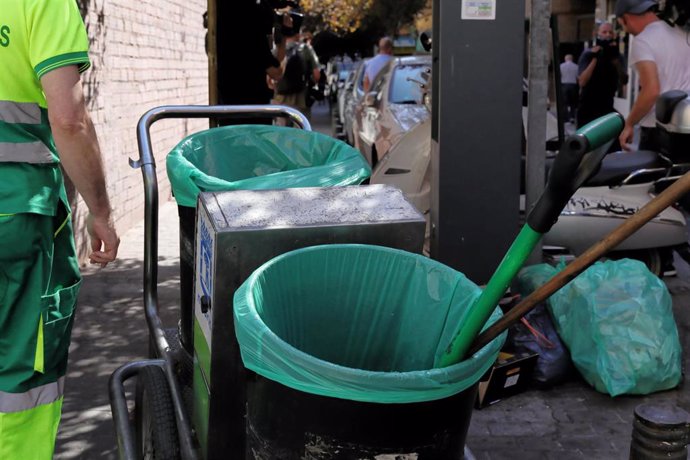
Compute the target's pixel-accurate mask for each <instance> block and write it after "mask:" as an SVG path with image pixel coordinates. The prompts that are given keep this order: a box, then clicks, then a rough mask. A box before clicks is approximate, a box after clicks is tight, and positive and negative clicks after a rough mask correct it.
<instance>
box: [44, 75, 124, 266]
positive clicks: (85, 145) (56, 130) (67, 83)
mask: <svg viewBox="0 0 690 460" xmlns="http://www.w3.org/2000/svg"><path fill="white" fill-rule="evenodd" d="M41 85H42V86H43V92H44V93H45V95H46V101H47V103H48V120H49V121H50V126H51V130H52V133H53V138H54V140H55V146H56V147H57V151H58V155H59V156H60V161H61V163H62V166H63V167H64V169H65V172H66V173H67V175H68V176H69V178H70V179H71V180H72V183H74V186H75V187H76V188H77V191H78V192H79V194H80V195H81V196H82V198H83V199H84V202H85V203H86V206H87V207H88V208H89V213H90V216H89V218H88V221H87V228H88V231H89V235H90V237H91V249H92V251H93V252H92V253H91V255H90V256H89V258H90V259H91V263H95V264H101V265H102V266H105V265H106V264H107V263H108V262H111V261H113V260H115V257H116V256H117V248H118V246H119V244H120V240H119V239H118V237H117V233H116V231H115V227H114V225H113V221H112V217H111V210H110V201H109V200H108V194H107V192H106V187H105V176H104V173H103V161H102V159H101V151H100V147H99V145H98V139H97V137H96V131H95V129H94V127H93V123H92V122H91V118H90V117H89V114H88V112H87V111H86V107H85V104H84V93H83V91H82V86H81V80H80V78H79V71H78V69H77V66H74V65H70V66H64V67H59V68H57V69H55V70H52V71H50V72H48V73H46V74H45V75H43V77H42V78H41Z"/></svg>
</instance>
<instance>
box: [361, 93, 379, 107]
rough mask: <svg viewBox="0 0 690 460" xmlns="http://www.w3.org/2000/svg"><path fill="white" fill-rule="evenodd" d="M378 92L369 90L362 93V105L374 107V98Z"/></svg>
mask: <svg viewBox="0 0 690 460" xmlns="http://www.w3.org/2000/svg"><path fill="white" fill-rule="evenodd" d="M378 95H379V93H377V92H376V91H369V92H368V93H367V94H365V95H364V107H374V106H375V105H376V98H377V97H378Z"/></svg>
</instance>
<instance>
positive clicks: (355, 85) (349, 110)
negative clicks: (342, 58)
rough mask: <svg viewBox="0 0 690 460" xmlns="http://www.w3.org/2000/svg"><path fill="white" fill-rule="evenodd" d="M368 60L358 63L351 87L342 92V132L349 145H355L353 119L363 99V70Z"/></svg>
mask: <svg viewBox="0 0 690 460" xmlns="http://www.w3.org/2000/svg"><path fill="white" fill-rule="evenodd" d="M367 62H369V59H364V60H361V61H359V63H358V65H357V67H356V69H355V71H354V77H353V79H352V86H350V87H349V88H348V87H347V86H346V87H345V88H344V90H343V92H344V94H343V130H344V131H345V139H346V140H347V142H348V143H349V144H350V145H355V132H356V123H355V119H356V117H357V113H358V111H359V110H360V109H359V105H360V102H361V101H362V98H363V97H364V69H365V68H366V65H367Z"/></svg>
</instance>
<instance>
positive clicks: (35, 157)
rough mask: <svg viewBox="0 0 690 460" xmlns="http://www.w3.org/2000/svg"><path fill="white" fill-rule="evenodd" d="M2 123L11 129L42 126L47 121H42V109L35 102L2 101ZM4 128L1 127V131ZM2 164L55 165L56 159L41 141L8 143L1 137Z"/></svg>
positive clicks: (0, 109)
mask: <svg viewBox="0 0 690 460" xmlns="http://www.w3.org/2000/svg"><path fill="white" fill-rule="evenodd" d="M0 122H2V123H3V124H5V125H6V126H7V127H9V128H10V132H12V131H11V130H12V129H16V128H12V125H15V124H22V125H29V126H31V125H34V126H36V125H41V124H42V123H45V124H46V127H47V121H46V122H42V120H41V107H40V106H39V105H38V104H36V103H33V102H14V101H0ZM1 129H2V126H0V130H1ZM0 162H13V163H31V164H42V163H54V162H55V157H54V156H53V154H52V152H51V151H50V149H49V148H48V146H47V145H46V144H45V143H44V142H43V141H41V140H39V139H36V138H29V139H28V140H26V139H25V140H22V141H16V142H7V141H6V139H3V138H2V136H0Z"/></svg>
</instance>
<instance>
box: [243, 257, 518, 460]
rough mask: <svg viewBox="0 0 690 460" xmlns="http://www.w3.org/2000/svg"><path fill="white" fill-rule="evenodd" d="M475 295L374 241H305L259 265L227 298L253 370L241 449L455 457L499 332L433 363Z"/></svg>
mask: <svg viewBox="0 0 690 460" xmlns="http://www.w3.org/2000/svg"><path fill="white" fill-rule="evenodd" d="M479 294H480V289H479V288H478V287H477V286H476V285H474V284H473V283H472V282H471V281H469V280H468V279H467V278H466V277H465V276H463V275H462V274H461V273H459V272H457V271H455V270H453V269H451V268H449V267H447V266H444V265H442V264H440V263H438V262H436V261H433V260H430V259H427V258H425V257H423V256H420V255H416V254H412V253H408V252H404V251H400V250H395V249H390V248H384V247H380V246H368V245H328V246H313V247H308V248H304V249H299V250H296V251H292V252H289V253H286V254H283V255H281V256H278V257H276V258H274V259H272V260H271V261H269V262H267V263H266V264H264V265H263V266H261V267H260V268H259V269H257V270H256V271H255V272H254V273H253V274H252V276H250V277H249V278H248V279H247V281H245V283H244V284H243V285H242V286H241V287H240V288H239V289H238V290H237V291H236V293H235V298H234V314H235V330H236V334H237V339H238V342H239V345H240V350H241V353H242V359H243V362H244V364H245V366H246V367H247V368H248V369H251V370H252V371H254V372H255V373H256V376H255V378H252V379H249V380H248V381H247V455H248V458H249V457H252V458H281V459H301V458H328V459H361V458H371V459H373V458H398V457H400V458H416V459H418V460H425V459H426V460H430V459H455V460H457V459H462V458H463V451H464V445H465V437H466V434H467V429H468V427H469V423H470V418H471V413H472V408H473V403H474V399H475V395H476V389H477V382H478V381H479V379H480V378H481V376H482V375H483V374H484V372H485V371H486V370H487V369H488V368H489V367H490V366H491V365H492V363H493V362H494V361H495V359H496V357H497V355H498V352H499V350H500V348H501V346H502V344H503V342H504V340H505V334H503V335H502V336H500V337H499V338H497V339H495V340H494V341H493V342H491V343H490V344H489V345H487V346H486V347H484V348H483V349H482V350H480V351H479V352H477V353H476V354H475V355H473V356H472V357H470V358H468V359H466V360H465V361H463V362H461V363H458V364H455V365H452V366H449V367H446V368H442V369H433V362H434V358H435V357H436V356H437V355H440V354H441V353H443V351H444V347H445V346H447V344H448V342H449V341H450V339H451V338H452V336H453V332H454V330H455V327H456V326H457V325H458V324H460V322H461V321H462V317H463V314H464V313H465V312H466V311H467V310H468V309H469V308H470V306H471V304H472V302H473V301H474V300H475V299H476V298H477V297H478V296H479ZM500 316H501V313H500V310H498V309H497V310H496V311H495V312H494V313H493V315H492V317H491V319H490V321H489V323H493V322H494V321H496V320H497V319H498V318H500ZM387 455H390V456H391V457H377V456H387ZM396 456H397V457H396Z"/></svg>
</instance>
